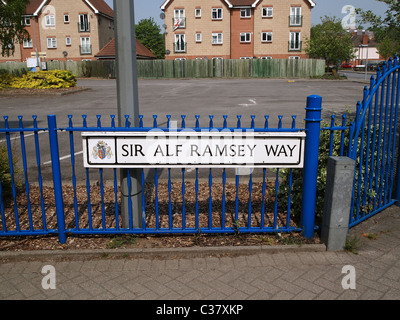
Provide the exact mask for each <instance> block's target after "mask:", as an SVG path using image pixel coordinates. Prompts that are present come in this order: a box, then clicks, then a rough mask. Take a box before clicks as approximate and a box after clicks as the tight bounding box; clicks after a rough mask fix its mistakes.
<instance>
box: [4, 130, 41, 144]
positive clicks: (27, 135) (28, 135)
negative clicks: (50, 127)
mask: <svg viewBox="0 0 400 320" xmlns="http://www.w3.org/2000/svg"><path fill="white" fill-rule="evenodd" d="M45 132H46V131H39V132H38V134H41V133H45ZM34 135H35V134H34V133H29V134H24V137H25V138H28V137H32V136H34ZM20 138H21V137H20V135H18V136H16V137H13V138H10V141H13V140H17V139H20ZM3 142H7V140H0V143H3Z"/></svg>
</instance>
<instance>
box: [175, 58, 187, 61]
mask: <svg viewBox="0 0 400 320" xmlns="http://www.w3.org/2000/svg"><path fill="white" fill-rule="evenodd" d="M175 60H176V61H185V60H186V58H175Z"/></svg>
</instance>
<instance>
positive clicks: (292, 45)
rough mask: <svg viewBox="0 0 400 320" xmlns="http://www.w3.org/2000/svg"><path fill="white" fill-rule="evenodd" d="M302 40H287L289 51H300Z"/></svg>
mask: <svg viewBox="0 0 400 320" xmlns="http://www.w3.org/2000/svg"><path fill="white" fill-rule="evenodd" d="M302 44H303V42H302V41H289V51H301V47H302Z"/></svg>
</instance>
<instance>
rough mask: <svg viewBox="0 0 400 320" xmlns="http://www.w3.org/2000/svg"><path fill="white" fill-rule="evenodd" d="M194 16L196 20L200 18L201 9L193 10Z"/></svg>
mask: <svg viewBox="0 0 400 320" xmlns="http://www.w3.org/2000/svg"><path fill="white" fill-rule="evenodd" d="M194 16H195V17H196V18H201V9H195V10H194Z"/></svg>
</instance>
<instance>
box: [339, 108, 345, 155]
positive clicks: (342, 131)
mask: <svg viewBox="0 0 400 320" xmlns="http://www.w3.org/2000/svg"><path fill="white" fill-rule="evenodd" d="M345 126H346V114H344V115H342V128H344V127H345ZM345 133H346V129H342V130H341V136H340V156H341V157H343V156H344V138H345Z"/></svg>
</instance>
